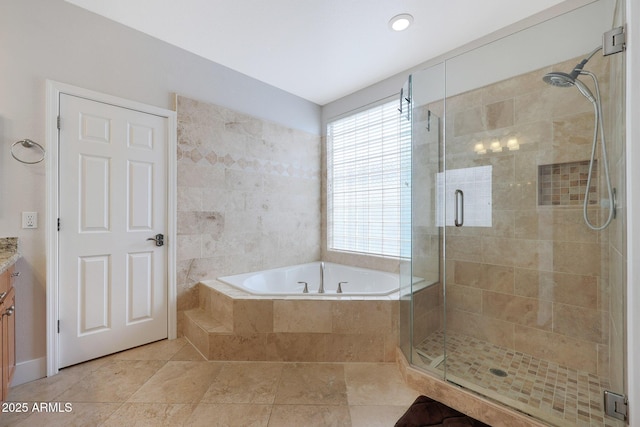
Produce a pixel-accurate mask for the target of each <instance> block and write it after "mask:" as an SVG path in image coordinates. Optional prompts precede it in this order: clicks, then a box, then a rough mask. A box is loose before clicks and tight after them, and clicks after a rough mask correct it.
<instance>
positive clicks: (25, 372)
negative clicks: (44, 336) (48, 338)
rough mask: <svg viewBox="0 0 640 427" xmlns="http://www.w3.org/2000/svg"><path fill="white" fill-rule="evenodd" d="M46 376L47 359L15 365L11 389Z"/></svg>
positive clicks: (42, 358)
mask: <svg viewBox="0 0 640 427" xmlns="http://www.w3.org/2000/svg"><path fill="white" fill-rule="evenodd" d="M46 376H47V358H46V357H41V358H39V359H33V360H27V361H26V362H20V363H16V370H15V372H14V373H13V379H12V380H11V387H15V386H17V385H20V384H24V383H28V382H31V381H35V380H39V379H40V378H44V377H46Z"/></svg>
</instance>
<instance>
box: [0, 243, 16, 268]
mask: <svg viewBox="0 0 640 427" xmlns="http://www.w3.org/2000/svg"><path fill="white" fill-rule="evenodd" d="M19 258H20V253H19V252H18V238H17V237H0V274H2V273H4V272H5V271H7V269H8V268H9V267H11V266H12V265H13V264H15V262H16V261H17V260H18V259H19Z"/></svg>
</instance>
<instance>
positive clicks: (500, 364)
mask: <svg viewBox="0 0 640 427" xmlns="http://www.w3.org/2000/svg"><path fill="white" fill-rule="evenodd" d="M443 340H444V333H443V332H436V333H434V334H432V335H430V336H429V337H428V338H427V339H426V340H424V341H423V342H422V343H421V344H420V345H418V346H417V347H416V348H415V351H414V363H415V364H416V365H418V366H420V364H422V365H423V366H425V367H427V369H430V370H433V369H437V370H439V371H444V369H445V363H442V355H443V342H444V341H443ZM446 340H447V356H446V369H447V378H448V379H449V380H450V381H452V382H459V383H460V385H462V386H466V387H468V388H471V387H469V386H470V385H473V384H475V385H477V386H478V387H479V388H481V389H483V390H482V392H483V394H486V395H487V396H488V397H492V398H494V399H495V400H499V401H504V402H505V403H508V404H509V405H510V406H513V407H517V408H518V409H519V410H521V411H522V412H525V413H529V414H531V415H534V416H538V418H542V417H541V415H543V414H551V415H552V416H553V419H552V420H549V421H551V422H553V423H554V424H557V425H559V426H594V427H595V426H598V427H602V426H605V427H618V426H623V425H625V424H624V423H623V422H622V421H617V420H615V419H613V418H610V417H607V416H605V415H604V413H603V393H604V390H608V389H609V382H608V380H607V379H606V378H601V377H598V376H596V375H593V374H589V373H587V372H582V371H577V370H575V369H570V368H566V367H564V366H560V365H558V364H557V363H553V362H549V361H546V360H542V359H538V358H535V357H533V356H530V355H528V354H524V353H520V352H517V351H513V350H511V349H507V348H504V347H499V346H496V345H493V344H491V343H488V342H486V341H482V340H478V339H475V338H471V337H468V336H462V335H452V334H447V337H446ZM492 369H494V370H495V369H498V370H501V371H504V372H505V373H506V374H507V375H506V376H499V375H496V374H495V373H492V372H491V370H492ZM494 372H495V371H494ZM498 374H500V372H498ZM457 379H459V380H460V381H456V380H457ZM467 382H468V383H471V384H468V383H467ZM477 391H480V390H477ZM507 401H508V402H507Z"/></svg>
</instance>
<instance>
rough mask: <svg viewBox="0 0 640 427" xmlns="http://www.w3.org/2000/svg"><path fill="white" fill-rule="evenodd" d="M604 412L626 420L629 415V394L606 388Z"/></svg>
mask: <svg viewBox="0 0 640 427" xmlns="http://www.w3.org/2000/svg"><path fill="white" fill-rule="evenodd" d="M604 413H605V414H607V415H609V416H610V417H613V418H617V419H619V420H623V421H625V420H626V419H627V417H628V416H629V400H628V399H627V396H624V395H622V394H617V393H614V392H612V391H608V390H606V391H605V392H604Z"/></svg>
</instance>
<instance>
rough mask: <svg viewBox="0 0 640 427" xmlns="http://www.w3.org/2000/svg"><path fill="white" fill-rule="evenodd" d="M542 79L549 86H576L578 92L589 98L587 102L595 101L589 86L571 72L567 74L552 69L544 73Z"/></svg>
mask: <svg viewBox="0 0 640 427" xmlns="http://www.w3.org/2000/svg"><path fill="white" fill-rule="evenodd" d="M574 71H575V70H574ZM542 80H543V81H544V82H545V83H548V84H550V85H551V86H555V87H571V86H575V87H577V88H578V90H579V91H580V93H581V94H582V95H583V96H584V97H585V98H587V99H588V100H589V102H596V98H595V96H593V93H591V91H590V90H589V88H588V87H587V86H586V85H585V84H584V83H582V82H581V81H580V80H578V79H577V78H576V77H573V73H571V74H567V73H561V72H558V71H554V72H551V73H547V74H545V75H544V77H543V78H542Z"/></svg>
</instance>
